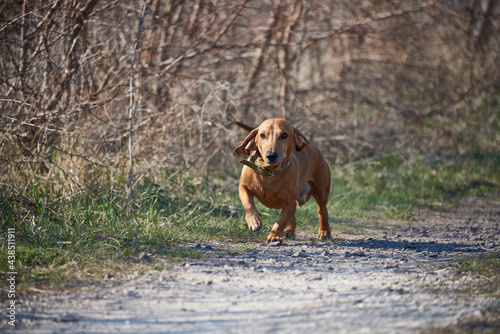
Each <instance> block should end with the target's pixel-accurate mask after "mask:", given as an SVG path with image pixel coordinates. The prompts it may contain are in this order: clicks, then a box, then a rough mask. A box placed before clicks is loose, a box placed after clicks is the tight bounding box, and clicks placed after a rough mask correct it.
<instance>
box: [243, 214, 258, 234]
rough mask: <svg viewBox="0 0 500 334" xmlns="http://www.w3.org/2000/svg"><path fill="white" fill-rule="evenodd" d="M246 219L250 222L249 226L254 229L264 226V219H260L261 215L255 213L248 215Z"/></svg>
mask: <svg viewBox="0 0 500 334" xmlns="http://www.w3.org/2000/svg"><path fill="white" fill-rule="evenodd" d="M246 221H247V224H248V228H249V229H250V230H252V231H258V230H260V229H261V227H262V221H261V220H260V218H259V217H256V216H253V215H247V216H246Z"/></svg>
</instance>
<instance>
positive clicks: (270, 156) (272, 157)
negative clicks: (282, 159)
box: [266, 152, 278, 162]
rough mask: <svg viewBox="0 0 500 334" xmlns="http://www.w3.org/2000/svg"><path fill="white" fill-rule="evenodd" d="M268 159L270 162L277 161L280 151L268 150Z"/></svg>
mask: <svg viewBox="0 0 500 334" xmlns="http://www.w3.org/2000/svg"><path fill="white" fill-rule="evenodd" d="M266 159H267V160H268V161H269V162H275V161H276V160H277V159H278V153H277V152H267V153H266Z"/></svg>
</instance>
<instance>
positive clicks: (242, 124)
mask: <svg viewBox="0 0 500 334" xmlns="http://www.w3.org/2000/svg"><path fill="white" fill-rule="evenodd" d="M233 123H234V124H236V125H238V126H239V127H240V128H242V129H244V130H247V131H248V132H250V131H252V130H253V129H255V128H254V127H252V126H250V125H246V124H245V123H241V122H240V121H233Z"/></svg>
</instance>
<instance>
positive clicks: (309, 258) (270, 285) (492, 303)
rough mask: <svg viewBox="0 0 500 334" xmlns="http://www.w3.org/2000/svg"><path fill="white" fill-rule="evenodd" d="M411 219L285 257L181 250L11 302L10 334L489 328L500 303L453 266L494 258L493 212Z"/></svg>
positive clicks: (458, 211)
mask: <svg viewBox="0 0 500 334" xmlns="http://www.w3.org/2000/svg"><path fill="white" fill-rule="evenodd" d="M412 215H413V217H414V218H412V219H410V220H405V221H385V222H380V223H378V224H373V225H372V226H369V225H364V227H363V231H362V232H359V233H358V234H336V235H335V236H334V239H333V240H331V241H329V242H317V241H315V239H314V236H313V235H312V234H308V233H304V232H302V233H300V224H299V226H298V231H299V233H298V236H297V239H296V240H287V241H285V242H284V244H283V245H276V244H272V245H265V244H263V243H262V244H259V243H249V244H244V245H242V244H232V243H220V242H210V243H193V244H185V245H180V246H181V247H185V248H188V249H198V250H200V251H201V252H202V256H201V257H200V258H198V259H189V260H184V261H182V262H179V263H175V264H174V265H173V267H172V268H169V269H168V270H162V271H154V270H152V271H151V272H150V273H146V274H136V275H131V276H129V277H127V278H126V279H124V280H122V279H117V278H116V277H114V275H112V274H110V275H108V276H107V277H106V278H105V279H104V280H103V282H100V283H99V284H98V285H97V286H96V285H87V286H84V287H81V288H79V289H77V290H76V291H75V290H72V291H68V292H64V293H57V294H52V295H49V296H41V295H35V296H31V297H29V298H27V299H23V300H21V301H20V307H19V309H18V315H19V322H18V323H17V328H16V332H17V333H20V332H25V333H28V332H29V333H59V332H71V333H107V332H116V333H270V332H275V333H307V332H309V333H418V332H421V331H428V330H429V329H432V328H445V327H448V328H458V326H460V324H462V323H463V322H464V321H469V320H471V321H474V323H476V324H481V323H487V324H490V325H491V323H492V321H493V322H495V321H496V320H495V319H493V320H491V319H488V317H491V314H497V315H498V314H500V296H499V294H498V291H493V292H492V291H489V292H485V289H483V288H484V287H485V285H487V284H489V283H488V278H487V277H480V276H478V275H477V274H475V273H468V272H460V271H459V270H458V269H457V268H458V266H457V260H458V259H462V258H464V257H469V256H476V255H478V254H486V253H488V252H498V251H500V200H498V199H491V198H466V199H462V200H460V202H459V203H456V204H454V205H446V206H442V207H436V208H434V209H432V210H429V209H422V210H419V211H418V212H414V213H412ZM147 257H148V256H147V255H146V256H145V260H147ZM117 281H120V282H117ZM495 312H496V313H495ZM468 319H469V320H468ZM2 326H3V324H2ZM450 326H451V327H450ZM454 326H455V327H454ZM5 328H6V327H5V326H3V329H5ZM478 328H479V329H480V328H481V327H478ZM483 328H487V326H486V327H485V326H483ZM497 328H498V327H497ZM9 330H10V329H9V328H7V331H9Z"/></svg>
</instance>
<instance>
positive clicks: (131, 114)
mask: <svg viewBox="0 0 500 334" xmlns="http://www.w3.org/2000/svg"><path fill="white" fill-rule="evenodd" d="M148 3H149V0H145V1H144V7H143V8H142V13H141V17H140V18H139V26H138V27H137V35H136V37H135V45H134V53H133V54H132V63H131V65H130V106H129V111H128V121H129V136H128V151H129V160H130V176H129V203H131V202H132V200H133V199H134V157H133V154H132V153H133V149H132V148H133V147H132V144H133V141H132V132H133V117H134V73H135V67H134V66H135V55H136V53H137V46H138V45H139V38H140V36H141V29H142V22H143V21H144V15H145V14H146V8H147V7H148Z"/></svg>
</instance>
